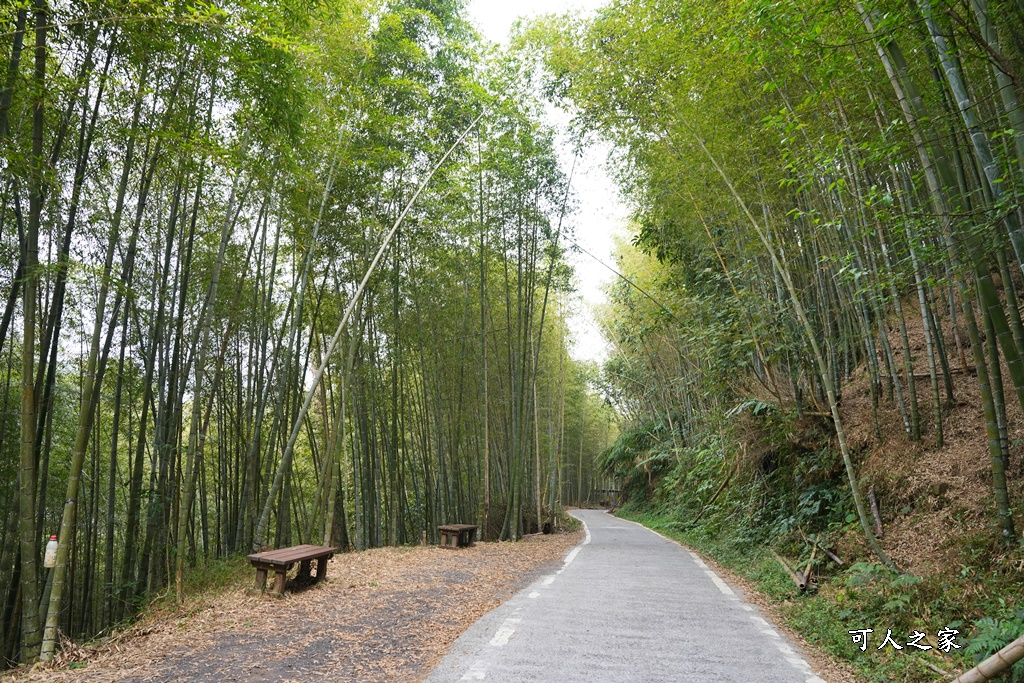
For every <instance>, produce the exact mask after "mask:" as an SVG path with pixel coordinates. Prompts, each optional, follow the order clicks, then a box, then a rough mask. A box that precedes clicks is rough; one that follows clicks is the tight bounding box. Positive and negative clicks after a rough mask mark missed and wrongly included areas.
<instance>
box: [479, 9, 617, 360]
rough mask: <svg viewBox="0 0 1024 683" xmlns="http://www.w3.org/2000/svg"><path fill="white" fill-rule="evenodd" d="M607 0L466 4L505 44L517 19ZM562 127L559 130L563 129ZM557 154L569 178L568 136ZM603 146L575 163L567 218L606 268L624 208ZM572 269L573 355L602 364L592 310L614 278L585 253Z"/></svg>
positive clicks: (561, 118) (603, 350)
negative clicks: (575, 293)
mask: <svg viewBox="0 0 1024 683" xmlns="http://www.w3.org/2000/svg"><path fill="white" fill-rule="evenodd" d="M606 1H607V0H517V1H511V2H510V1H508V0H470V2H469V16H470V19H471V20H472V22H473V23H474V24H475V25H476V27H477V28H478V29H479V30H480V32H481V33H482V34H483V35H484V37H485V38H487V39H488V40H490V41H493V42H495V43H501V44H507V43H508V32H509V29H510V28H511V27H512V24H513V23H514V22H515V20H516V19H518V18H519V17H532V16H537V15H540V14H551V13H556V14H562V13H565V12H569V11H572V10H581V11H583V12H593V11H594V10H596V9H597V8H598V7H601V6H602V5H604V4H606ZM559 114H560V112H557V111H554V112H552V114H551V116H552V120H551V123H552V125H557V124H559V123H563V124H564V123H565V121H566V120H567V118H566V116H565V115H564V114H562V115H559ZM563 128H564V126H563ZM558 147H559V156H560V157H561V164H562V170H563V171H564V172H565V173H566V174H568V173H569V169H570V168H571V167H572V157H573V151H572V148H571V146H570V144H569V140H568V138H567V136H566V135H565V134H564V133H563V134H561V135H559V145H558ZM607 156H608V148H607V147H606V146H605V145H602V144H596V145H592V146H590V147H588V148H587V149H585V150H584V151H583V154H582V156H581V157H580V159H579V161H577V162H576V171H575V173H574V174H573V181H572V189H573V191H574V192H575V194H576V199H577V202H578V205H579V208H578V210H577V211H576V213H575V214H574V215H572V216H568V217H567V220H568V221H571V222H570V225H573V226H575V229H576V241H577V242H578V243H579V244H580V246H581V247H583V248H584V249H586V250H587V251H589V252H590V253H591V254H593V255H594V256H596V257H597V258H599V259H601V260H602V261H604V262H605V263H608V264H611V263H612V262H613V260H612V234H613V233H615V232H616V231H621V230H622V229H623V226H625V223H626V217H627V215H628V210H627V208H626V205H625V203H624V202H623V201H622V198H621V197H620V195H619V192H618V189H617V188H616V185H615V182H614V181H613V180H612V179H611V178H610V177H609V176H608V173H607V172H606V168H605V162H606V159H607ZM570 259H571V260H572V262H573V265H574V266H575V268H576V278H577V282H578V286H579V293H580V296H581V298H582V302H581V304H580V305H579V306H578V309H579V310H577V312H576V313H575V314H574V315H573V316H572V317H571V318H570V319H569V324H570V328H571V330H572V332H573V335H574V336H575V338H576V347H575V350H574V352H573V356H575V357H576V358H578V359H590V360H603V359H604V358H605V357H606V356H607V354H608V349H607V345H606V344H605V342H604V340H603V339H602V338H601V335H600V333H599V332H598V331H597V328H596V325H595V324H594V318H593V314H592V312H591V307H592V306H593V305H595V304H599V303H602V302H603V301H604V300H605V297H604V293H603V292H602V289H601V288H602V285H603V284H604V283H606V282H608V281H609V280H610V279H611V278H613V277H615V276H614V275H613V274H612V273H611V272H610V271H609V270H608V269H607V268H605V267H604V266H602V265H601V264H600V263H597V262H596V261H594V259H592V258H590V257H589V256H586V255H585V254H574V255H571V256H570Z"/></svg>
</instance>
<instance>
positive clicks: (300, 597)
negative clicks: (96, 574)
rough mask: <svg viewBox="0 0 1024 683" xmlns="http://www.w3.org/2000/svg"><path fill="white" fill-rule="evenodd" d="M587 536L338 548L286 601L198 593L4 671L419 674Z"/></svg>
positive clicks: (337, 677) (221, 677)
mask: <svg viewBox="0 0 1024 683" xmlns="http://www.w3.org/2000/svg"><path fill="white" fill-rule="evenodd" d="M581 535H582V534H581V532H575V533H564V534H554V535H550V536H531V537H528V538H527V539H525V540H524V541H521V542H519V543H478V544H477V545H476V546H475V547H474V548H469V549H462V550H457V551H454V550H445V549H442V548H437V547H429V548H428V547H413V548H382V549H378V550H370V551H367V552H362V553H351V554H343V555H338V556H336V557H335V558H334V559H332V560H331V562H330V565H329V567H328V570H327V580H326V581H325V582H322V583H319V584H316V585H314V586H311V587H308V588H304V589H295V590H293V592H290V593H289V592H287V591H286V594H285V597H284V598H282V599H274V598H271V597H268V596H264V595H260V594H259V593H257V592H256V591H255V590H254V589H253V588H251V587H249V585H248V584H247V585H246V586H245V587H241V586H239V587H237V588H234V589H230V590H227V591H225V592H222V593H221V594H219V595H214V596H200V597H197V598H193V599H192V600H190V601H189V603H188V604H186V605H185V606H184V607H183V608H182V609H180V610H175V611H173V612H169V613H166V614H155V615H152V616H149V617H147V618H144V619H143V620H141V621H140V622H139V623H138V624H137V625H135V626H134V627H132V628H131V629H129V630H127V631H125V632H123V633H121V634H118V635H116V636H113V637H111V638H110V639H108V640H106V641H104V642H100V643H98V644H97V645H95V646H93V647H77V646H71V647H69V648H66V649H65V651H64V653H62V655H61V658H60V659H59V660H58V662H57V664H56V666H54V667H52V668H41V669H40V668H37V669H36V670H35V671H32V672H24V671H23V672H21V673H15V675H14V676H13V677H12V676H7V677H5V678H4V680H14V681H17V682H18V683H22V682H27V681H33V682H35V681H43V682H47V683H51V682H57V681H120V682H128V681H132V682H139V683H141V682H143V681H204V682H205V681H211V682H212V681H225V682H227V681H246V682H247V683H258V682H261V681H281V682H287V681H309V680H324V681H354V680H358V681H367V682H375V681H382V682H383V681H388V682H390V681H419V680H422V679H423V678H424V677H425V676H426V675H427V673H428V672H429V671H430V670H431V668H432V667H433V665H434V664H435V663H436V662H437V661H438V660H439V659H440V657H441V656H442V655H443V654H444V652H445V651H446V650H447V648H448V646H449V645H450V644H451V643H452V642H453V641H454V640H455V639H456V638H458V637H459V635H461V634H462V632H463V631H465V630H466V629H467V628H468V627H469V626H470V625H471V624H472V623H473V622H474V621H476V620H477V619H478V618H480V617H481V616H482V615H483V614H485V613H486V612H488V611H490V610H491V609H493V608H494V607H496V606H498V605H499V604H501V603H502V602H504V601H505V600H507V599H508V598H509V597H511V596H512V595H513V594H514V593H515V592H516V591H518V590H519V589H520V588H522V587H524V586H525V585H527V584H528V583H529V582H530V581H531V580H533V579H534V578H535V577H536V576H539V575H540V574H541V573H543V572H544V571H545V570H547V569H549V568H551V567H553V566H555V565H557V564H558V563H560V562H561V560H562V558H563V557H564V555H565V554H566V553H567V552H568V551H569V549H570V548H572V547H573V546H574V545H576V544H577V543H579V541H580V539H581ZM253 578H255V570H254V571H253Z"/></svg>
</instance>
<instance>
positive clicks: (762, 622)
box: [750, 615, 771, 628]
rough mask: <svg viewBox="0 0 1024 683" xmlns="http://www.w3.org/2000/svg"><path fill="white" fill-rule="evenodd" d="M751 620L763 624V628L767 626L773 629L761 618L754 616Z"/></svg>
mask: <svg viewBox="0 0 1024 683" xmlns="http://www.w3.org/2000/svg"><path fill="white" fill-rule="evenodd" d="M750 618H751V619H753V620H754V621H756V622H757V623H759V624H761V625H762V626H767V627H768V628H771V624H769V623H768V622H767V621H765V620H764V619H762V618H761V617H759V616H757V615H754V616H752V617H750Z"/></svg>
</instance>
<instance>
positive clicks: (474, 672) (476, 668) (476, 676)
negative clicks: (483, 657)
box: [459, 662, 487, 681]
mask: <svg viewBox="0 0 1024 683" xmlns="http://www.w3.org/2000/svg"><path fill="white" fill-rule="evenodd" d="M485 678H487V665H486V664H484V663H483V662H474V663H473V666H471V667H469V671H467V672H466V673H464V674H462V678H460V679H459V680H460V681H482V680H484V679H485Z"/></svg>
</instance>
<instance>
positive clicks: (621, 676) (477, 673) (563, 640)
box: [427, 510, 824, 683]
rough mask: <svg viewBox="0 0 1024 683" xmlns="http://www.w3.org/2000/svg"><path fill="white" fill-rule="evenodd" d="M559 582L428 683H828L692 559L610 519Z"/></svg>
mask: <svg viewBox="0 0 1024 683" xmlns="http://www.w3.org/2000/svg"><path fill="white" fill-rule="evenodd" d="M572 514H573V515H574V516H575V517H577V518H579V519H580V520H582V521H583V523H584V524H585V525H586V528H587V536H586V540H584V541H583V543H582V544H581V545H580V546H577V547H576V548H575V549H573V550H572V551H571V552H570V553H569V555H567V556H566V558H565V564H564V565H563V566H562V568H561V569H559V570H558V571H556V572H554V573H552V574H549V575H547V576H544V577H542V578H541V579H539V580H538V581H536V582H535V583H534V584H533V585H531V586H529V587H528V588H526V589H525V590H523V591H521V592H520V593H518V594H516V595H515V596H514V597H513V598H512V599H511V600H509V601H508V602H506V603H504V604H503V605H501V606H500V607H498V608H497V609H495V610H493V611H491V612H489V613H488V614H486V615H485V616H484V617H483V618H482V619H480V620H479V621H478V622H476V623H475V624H474V625H473V626H471V627H470V628H469V630H468V631H466V632H465V633H464V634H463V635H462V636H461V637H460V638H459V639H458V640H457V641H456V642H455V643H454V644H453V645H452V647H451V649H450V650H449V652H448V654H447V655H446V656H445V657H444V659H442V660H441V662H440V663H439V664H438V666H437V667H436V668H435V669H434V671H433V672H432V673H431V674H430V676H429V677H428V678H427V682H428V683H449V682H451V681H494V682H507V683H520V682H526V681H547V682H550V683H576V682H579V683H592V682H594V681H615V682H616V683H619V682H624V681H636V682H637V683H641V682H642V683H652V682H654V681H701V682H712V681H714V682H718V681H736V682H737V683H739V682H743V683H747V682H757V683H824V681H822V679H820V678H818V677H817V676H816V675H815V674H814V672H812V671H811V669H810V667H809V666H808V665H807V663H806V662H805V661H804V660H803V658H802V657H801V656H800V654H799V652H798V651H797V649H796V647H795V646H793V645H792V644H791V643H788V642H787V641H786V639H785V637H784V636H782V635H781V634H779V633H778V632H777V631H776V630H775V629H774V628H773V627H772V626H771V625H770V624H769V623H768V622H767V621H766V620H765V619H764V618H763V617H762V616H761V615H760V614H759V613H758V611H757V609H756V608H755V607H753V606H751V605H748V604H746V603H744V602H743V601H742V599H741V598H740V596H738V595H737V594H736V593H735V592H734V591H733V590H732V589H731V588H730V587H729V586H728V585H726V583H725V582H724V581H722V579H720V578H719V577H718V576H716V575H715V574H714V573H713V572H712V571H711V570H710V569H708V567H707V566H706V565H705V564H704V563H703V562H701V561H700V558H698V557H697V556H696V555H694V554H693V553H690V552H689V551H688V550H686V549H685V548H683V547H681V546H679V545H678V544H676V543H674V542H672V541H669V540H667V539H665V538H663V537H662V536H660V535H658V534H656V533H654V532H653V531H650V530H649V529H647V528H645V527H643V526H641V525H639V524H634V523H633V522H627V521H625V520H621V519H618V518H616V517H613V516H611V515H609V514H607V513H605V512H603V511H600V510H576V511H574V512H573V513H572Z"/></svg>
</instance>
